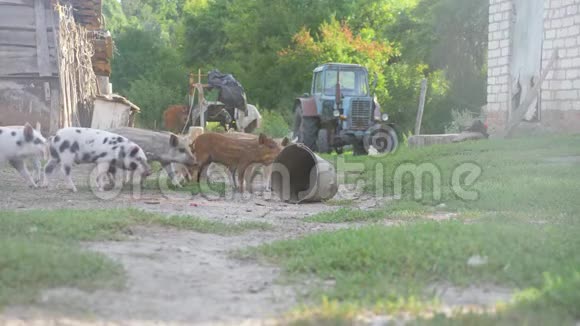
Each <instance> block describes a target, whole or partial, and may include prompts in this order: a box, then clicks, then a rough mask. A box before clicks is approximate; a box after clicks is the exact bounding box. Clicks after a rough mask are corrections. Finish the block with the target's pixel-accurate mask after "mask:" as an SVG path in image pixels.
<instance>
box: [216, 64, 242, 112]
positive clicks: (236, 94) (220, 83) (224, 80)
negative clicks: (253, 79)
mask: <svg viewBox="0 0 580 326" xmlns="http://www.w3.org/2000/svg"><path fill="white" fill-rule="evenodd" d="M208 83H209V86H210V87H212V88H218V89H219V97H218V101H220V102H222V103H223V104H225V106H226V109H227V110H228V111H232V112H233V109H234V108H236V109H238V110H241V111H244V113H246V114H247V113H248V108H247V100H246V92H245V91H244V88H243V87H242V84H240V83H239V82H238V81H237V80H236V79H235V78H234V76H232V75H230V74H222V73H221V72H220V71H219V70H217V69H214V70H212V71H210V72H209V74H208Z"/></svg>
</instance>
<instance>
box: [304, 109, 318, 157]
mask: <svg viewBox="0 0 580 326" xmlns="http://www.w3.org/2000/svg"><path fill="white" fill-rule="evenodd" d="M300 129H301V130H302V143H304V145H306V146H308V148H310V149H311V150H312V151H313V152H316V151H318V147H317V146H316V141H317V140H318V119H317V118H312V117H302V127H300Z"/></svg>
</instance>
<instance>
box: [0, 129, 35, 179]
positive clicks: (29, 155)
mask: <svg viewBox="0 0 580 326" xmlns="http://www.w3.org/2000/svg"><path fill="white" fill-rule="evenodd" d="M45 148H46V139H44V137H42V135H41V134H40V132H38V131H37V130H34V128H32V126H31V125H30V124H29V123H26V125H24V127H22V126H11V127H0V162H4V161H8V162H9V163H10V165H12V166H13V167H14V168H15V169H16V170H18V172H19V173H20V175H21V176H22V177H23V178H24V179H25V180H26V181H27V182H28V184H29V185H30V186H31V187H33V188H36V187H37V184H36V182H35V181H34V179H33V178H32V176H31V175H30V173H29V172H28V169H27V168H26V164H25V161H26V160H27V159H33V160H35V161H36V160H38V158H39V157H42V155H43V153H44V150H45ZM38 162H40V161H38ZM39 164H40V163H39Z"/></svg>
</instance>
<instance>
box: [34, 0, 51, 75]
mask: <svg viewBox="0 0 580 326" xmlns="http://www.w3.org/2000/svg"><path fill="white" fill-rule="evenodd" d="M34 14H35V16H36V19H35V20H36V60H37V63H38V72H39V74H40V76H51V75H52V69H51V65H50V52H49V50H48V34H47V32H46V16H45V14H46V11H45V7H44V0H35V2H34Z"/></svg>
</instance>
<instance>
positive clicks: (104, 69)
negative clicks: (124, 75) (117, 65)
mask: <svg viewBox="0 0 580 326" xmlns="http://www.w3.org/2000/svg"><path fill="white" fill-rule="evenodd" d="M93 70H94V71H95V74H96V75H98V76H111V64H110V63H108V62H102V61H95V62H93Z"/></svg>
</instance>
